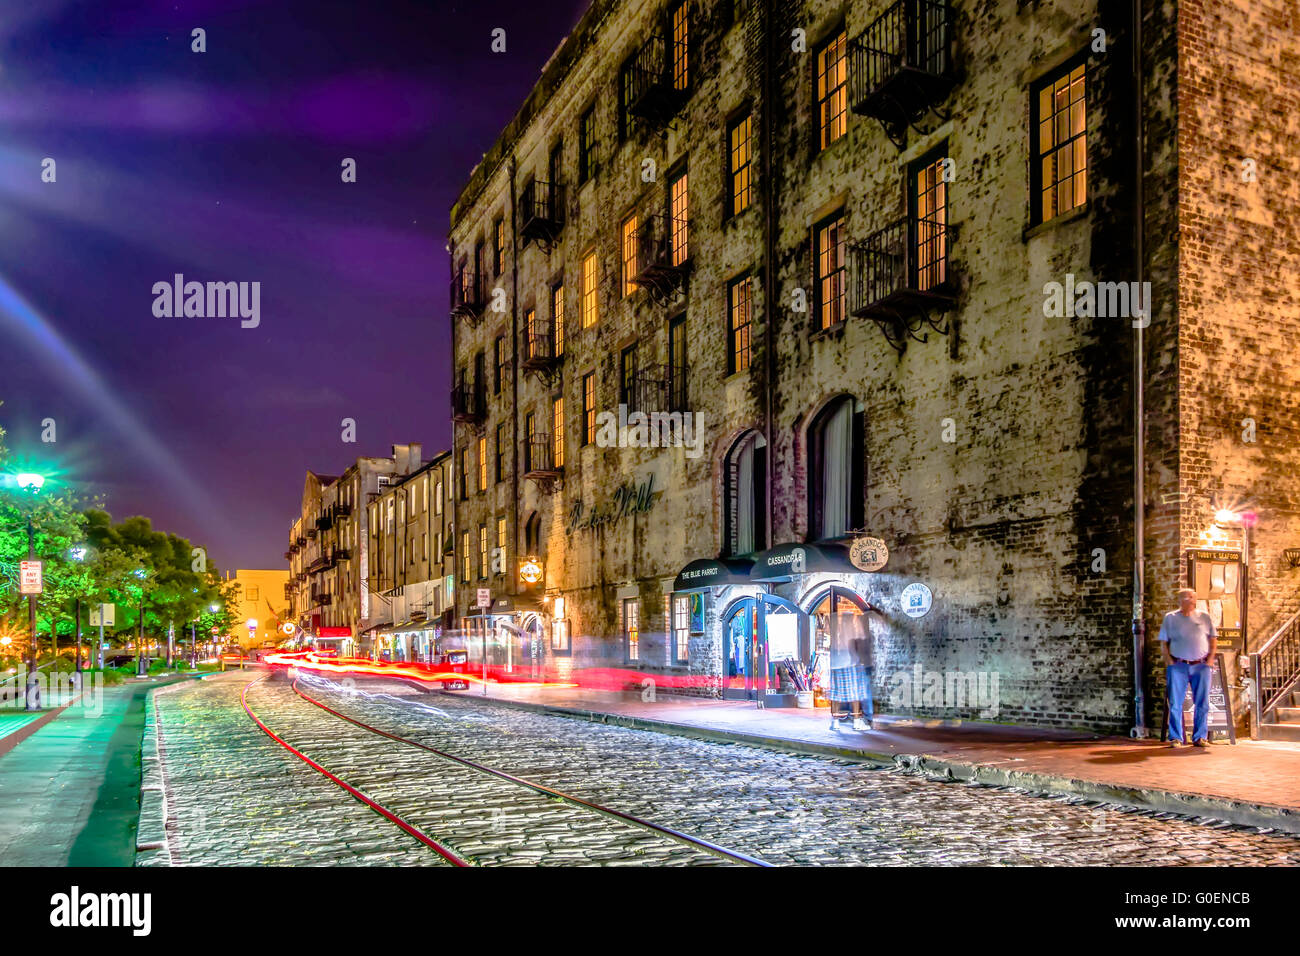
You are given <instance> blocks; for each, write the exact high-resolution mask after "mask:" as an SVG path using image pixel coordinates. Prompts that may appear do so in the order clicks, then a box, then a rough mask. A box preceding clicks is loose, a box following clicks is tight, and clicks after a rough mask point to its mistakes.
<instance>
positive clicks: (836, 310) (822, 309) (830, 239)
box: [814, 214, 848, 329]
mask: <svg viewBox="0 0 1300 956" xmlns="http://www.w3.org/2000/svg"><path fill="white" fill-rule="evenodd" d="M815 232H816V248H815V250H814V255H815V256H816V259H817V303H816V305H817V320H818V328H822V329H829V328H830V327H831V326H833V325H835V324H836V323H837V322H843V321H844V315H845V296H846V294H847V292H848V289H847V284H846V283H845V271H844V216H843V215H842V214H841V215H837V216H836V217H835V218H833V219H830V220H828V221H826V222H824V223H822V224H821V225H819V226H818V227H817V229H816V230H815Z"/></svg>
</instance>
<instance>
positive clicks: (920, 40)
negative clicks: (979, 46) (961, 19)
mask: <svg viewBox="0 0 1300 956" xmlns="http://www.w3.org/2000/svg"><path fill="white" fill-rule="evenodd" d="M952 28H953V14H952V8H951V7H950V6H949V5H948V3H947V2H945V0H898V2H896V3H894V4H893V5H892V6H890V7H889V8H888V9H887V10H885V12H884V13H882V14H881V15H880V16H879V17H877V18H876V19H875V20H874V21H873V22H872V24H871V25H870V26H869V27H867V29H866V30H864V31H863V32H862V33H861V34H860V35H859V36H858V37H856V38H855V39H854V40H853V42H852V43H851V44H850V45H849V57H850V59H849V108H850V109H851V110H853V112H855V113H859V114H861V115H863V116H871V117H874V118H875V119H878V120H880V121H881V122H882V123H884V124H885V127H886V131H887V132H889V133H890V135H891V136H892V137H895V141H897V137H898V135H900V133H905V132H906V127H907V125H908V124H910V123H914V122H915V121H916V120H917V119H919V118H920V117H921V116H922V115H924V114H925V112H926V111H927V110H931V109H934V108H935V107H937V106H938V105H939V104H941V103H942V102H943V101H944V99H946V98H947V96H948V94H949V93H950V92H951V91H952V87H953V84H954V83H955V79H954V75H953V60H952V34H953V29H952Z"/></svg>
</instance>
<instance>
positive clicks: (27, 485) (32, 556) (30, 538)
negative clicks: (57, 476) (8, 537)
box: [14, 472, 45, 710]
mask: <svg viewBox="0 0 1300 956" xmlns="http://www.w3.org/2000/svg"><path fill="white" fill-rule="evenodd" d="M14 481H15V482H16V483H17V485H18V487H19V488H21V489H22V490H23V491H25V492H27V493H28V494H29V495H32V496H35V495H36V494H37V493H38V492H39V491H40V490H41V486H42V485H44V484H45V476H44V475H38V474H35V473H34V472H22V473H21V474H17V475H14ZM27 561H28V562H29V563H32V562H35V561H36V532H35V531H34V530H33V528H32V512H31V509H30V508H29V509H28V510H27ZM41 584H42V586H44V581H42V582H41ZM36 594H37V592H36V591H31V592H29V593H28V595H27V626H28V628H29V629H30V631H31V635H32V638H31V640H32V643H31V663H30V667H29V669H28V671H27V704H26V708H27V710H40V709H41V684H40V681H39V680H38V679H37V677H36V658H37V656H38V655H39V653H40V651H39V649H38V647H37V645H36Z"/></svg>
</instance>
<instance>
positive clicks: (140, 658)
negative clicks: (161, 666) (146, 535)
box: [132, 568, 149, 677]
mask: <svg viewBox="0 0 1300 956" xmlns="http://www.w3.org/2000/svg"><path fill="white" fill-rule="evenodd" d="M132 573H133V574H134V575H135V576H136V577H137V578H139V579H140V580H141V581H142V582H143V581H144V579H145V578H147V577H148V576H149V572H148V571H146V570H145V569H144V568H137V569H136V570H135V571H134V572H132ZM148 673H149V665H148V664H147V663H146V661H145V656H144V584H143V583H142V584H141V585H140V613H139V617H138V618H137V620H136V622H135V676H136V677H144V676H145V675H147V674H148Z"/></svg>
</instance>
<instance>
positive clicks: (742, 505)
mask: <svg viewBox="0 0 1300 956" xmlns="http://www.w3.org/2000/svg"><path fill="white" fill-rule="evenodd" d="M725 468H726V471H725V473H724V475H723V480H724V482H725V494H724V495H723V505H724V509H723V536H722V550H723V553H724V554H727V555H735V554H749V553H750V552H753V551H758V550H760V549H762V548H764V547H766V545H767V528H766V522H765V520H764V519H765V517H766V514H767V442H765V441H764V440H763V436H762V435H760V434H759V433H758V432H747V433H746V434H744V435H742V436H741V437H740V438H739V439H737V441H736V443H735V444H734V445H732V446H731V451H729V452H728V453H727V460H726V463H725Z"/></svg>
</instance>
